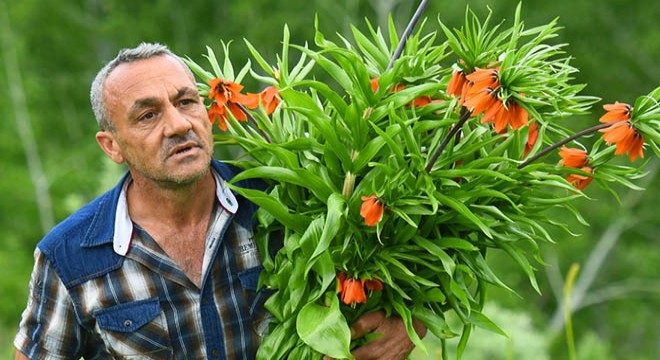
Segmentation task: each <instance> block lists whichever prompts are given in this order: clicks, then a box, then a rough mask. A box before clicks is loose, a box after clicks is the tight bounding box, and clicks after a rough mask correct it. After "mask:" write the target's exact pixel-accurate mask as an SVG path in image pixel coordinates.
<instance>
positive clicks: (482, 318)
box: [470, 310, 509, 338]
mask: <svg viewBox="0 0 660 360" xmlns="http://www.w3.org/2000/svg"><path fill="white" fill-rule="evenodd" d="M470 322H471V323H472V324H474V325H476V326H478V327H480V328H482V329H486V330H489V331H492V332H494V333H496V334H500V335H502V336H504V337H507V338H508V337H509V335H507V333H506V332H504V330H502V329H501V328H500V327H499V326H497V325H495V323H494V322H492V321H491V320H490V319H489V318H488V317H486V315H484V314H482V313H480V312H478V311H477V310H472V312H471V313H470Z"/></svg>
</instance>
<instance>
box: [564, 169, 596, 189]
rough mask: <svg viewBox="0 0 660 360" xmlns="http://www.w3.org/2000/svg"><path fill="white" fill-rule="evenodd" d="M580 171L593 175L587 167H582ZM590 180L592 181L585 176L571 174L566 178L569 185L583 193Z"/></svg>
mask: <svg viewBox="0 0 660 360" xmlns="http://www.w3.org/2000/svg"><path fill="white" fill-rule="evenodd" d="M580 170H582V171H584V172H586V173H589V174H593V173H594V172H593V170H591V168H590V167H588V166H584V167H582V168H581V169H580ZM591 180H593V178H592V177H590V176H586V175H580V174H571V175H568V177H567V178H566V181H568V182H569V183H570V184H571V185H573V186H575V187H576V188H578V189H579V190H580V191H583V190H584V188H586V187H587V185H589V184H590V183H591Z"/></svg>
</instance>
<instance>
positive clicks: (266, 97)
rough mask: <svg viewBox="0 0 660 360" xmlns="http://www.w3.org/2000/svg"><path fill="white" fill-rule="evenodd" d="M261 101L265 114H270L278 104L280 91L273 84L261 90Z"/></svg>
mask: <svg viewBox="0 0 660 360" xmlns="http://www.w3.org/2000/svg"><path fill="white" fill-rule="evenodd" d="M260 96H261V103H262V104H264V108H266V114H268V115H270V114H272V113H273V111H275V108H277V105H279V104H280V100H281V99H280V93H279V91H277V88H275V86H269V87H267V88H265V89H264V91H262V92H261V94H260Z"/></svg>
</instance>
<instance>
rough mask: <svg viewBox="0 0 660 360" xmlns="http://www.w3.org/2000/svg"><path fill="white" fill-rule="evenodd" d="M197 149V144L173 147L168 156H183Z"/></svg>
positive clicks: (188, 143) (191, 143)
mask: <svg viewBox="0 0 660 360" xmlns="http://www.w3.org/2000/svg"><path fill="white" fill-rule="evenodd" d="M198 148H200V146H199V145H198V144H197V143H194V142H187V143H185V144H181V145H177V146H175V147H173V148H172V149H171V150H170V152H169V156H178V155H185V154H188V153H190V152H191V151H193V150H194V149H198Z"/></svg>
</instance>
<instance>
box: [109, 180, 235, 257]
mask: <svg viewBox="0 0 660 360" xmlns="http://www.w3.org/2000/svg"><path fill="white" fill-rule="evenodd" d="M211 172H212V173H213V178H214V180H215V197H216V200H217V201H218V202H220V205H221V206H222V208H223V209H224V210H225V211H227V212H229V213H231V214H235V213H236V211H238V201H237V200H236V197H235V196H234V194H233V193H232V192H231V190H230V189H229V187H228V186H227V185H226V184H225V181H224V180H223V179H222V178H221V177H220V175H219V174H218V173H217V171H215V169H213V168H212V169H211ZM132 182H133V179H132V178H131V176H130V175H129V176H128V177H127V179H126V181H124V184H123V186H122V189H121V193H120V194H119V199H118V200H117V210H116V212H115V231H114V236H113V239H112V248H113V249H114V251H115V253H117V254H118V255H121V256H126V254H127V253H128V250H129V249H130V247H131V239H132V238H133V221H131V218H130V216H129V215H128V203H127V201H126V191H127V189H128V186H129V185H130V184H131V183H132Z"/></svg>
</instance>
